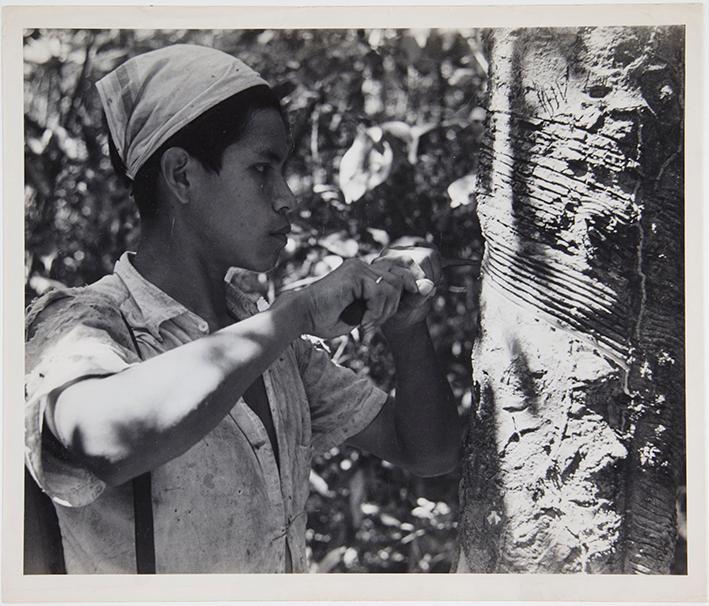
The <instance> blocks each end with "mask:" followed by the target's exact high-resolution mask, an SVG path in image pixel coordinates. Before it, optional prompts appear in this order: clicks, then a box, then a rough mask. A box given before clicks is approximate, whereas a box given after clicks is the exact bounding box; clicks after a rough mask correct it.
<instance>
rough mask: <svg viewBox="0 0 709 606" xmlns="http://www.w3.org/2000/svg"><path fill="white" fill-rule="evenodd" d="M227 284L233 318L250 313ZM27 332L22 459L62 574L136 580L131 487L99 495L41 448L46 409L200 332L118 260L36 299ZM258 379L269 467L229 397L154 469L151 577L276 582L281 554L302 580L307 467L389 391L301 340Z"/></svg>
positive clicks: (363, 421)
mask: <svg viewBox="0 0 709 606" xmlns="http://www.w3.org/2000/svg"><path fill="white" fill-rule="evenodd" d="M229 278H230V276H229V275H228V276H227V280H228V281H227V285H226V292H227V304H228V307H229V309H230V311H231V313H232V314H233V315H234V317H236V318H237V319H244V318H246V317H248V316H250V315H252V314H253V313H256V312H257V309H256V305H255V303H254V302H253V300H252V299H251V298H249V297H247V296H246V295H245V294H244V293H243V292H241V291H240V290H239V289H238V288H237V287H236V286H235V284H234V283H233V281H229ZM126 323H127V324H129V325H130V328H131V330H132V332H133V334H134V336H135V339H136V340H137V344H138V347H139V350H140V357H139V356H138V355H137V354H136V352H135V346H134V343H133V341H132V339H131V336H130V332H129V331H128V327H127V326H126ZM26 326H27V338H28V341H27V345H26V373H27V374H26V417H25V433H26V436H25V438H26V439H25V445H26V456H25V460H26V464H27V467H28V468H29V470H30V473H31V474H32V476H33V477H34V478H35V480H36V481H37V483H38V484H39V486H40V487H41V488H42V489H43V490H44V491H45V492H46V493H47V494H48V495H49V496H50V497H51V498H52V500H53V501H54V503H55V507H56V510H57V516H58V518H59V524H60V528H61V533H62V542H63V546H64V554H65V560H66V566H67V572H69V573H119V572H125V573H135V572H136V563H135V544H134V527H133V501H132V487H131V483H130V482H128V483H126V484H124V485H121V486H118V487H113V488H112V487H109V486H106V485H105V484H104V482H102V481H101V480H100V479H99V478H98V477H96V476H95V475H94V474H92V473H91V472H90V471H89V470H88V469H87V468H85V467H84V466H82V465H81V464H80V463H79V462H77V461H76V460H75V459H73V458H72V456H71V453H70V452H69V451H67V450H66V449H64V448H61V447H59V446H58V442H57V441H56V440H55V439H52V436H51V434H50V433H49V430H48V429H44V413H45V410H46V408H47V405H48V403H49V402H50V401H51V399H52V398H56V397H57V394H58V393H59V392H60V391H61V389H62V388H65V387H67V386H68V385H70V384H71V383H73V382H75V381H77V380H80V379H82V378H87V377H91V376H107V375H111V374H114V373H118V372H122V371H124V370H126V369H127V368H129V367H130V366H132V365H134V364H139V363H140V362H141V358H142V359H148V358H150V357H152V356H155V355H158V354H160V353H162V352H165V351H168V350H170V349H172V348H173V347H177V346H179V345H182V344H185V343H189V342H190V341H193V340H195V339H198V338H200V337H202V336H204V335H205V334H207V333H208V332H209V327H208V325H207V322H206V321H204V319H202V318H200V317H198V316H197V315H195V314H194V313H192V312H190V311H189V310H188V309H186V308H185V307H184V306H182V305H181V304H180V303H178V302H177V301H175V300H174V299H172V298H171V297H169V296H168V295H167V294H166V293H164V292H163V291H161V290H160V289H158V288H157V287H156V286H155V285H153V284H152V283H150V282H148V281H147V280H146V279H145V278H143V277H142V276H141V275H140V274H139V273H138V271H137V270H136V269H135V268H134V267H133V264H132V263H131V262H130V255H129V254H127V253H126V254H124V255H123V256H122V257H121V258H120V259H119V261H118V262H117V263H116V266H115V270H114V273H113V274H111V275H108V276H106V277H104V278H102V279H101V280H99V281H98V282H96V283H94V284H92V285H90V286H87V287H84V288H79V289H66V290H57V291H52V292H50V293H48V294H47V295H45V296H43V297H42V298H41V299H39V300H38V301H37V302H36V303H35V304H34V305H33V306H32V307H31V309H30V310H29V312H28V315H27V322H26ZM263 380H264V385H265V389H266V395H267V398H268V403H269V407H270V410H271V414H272V416H273V422H274V425H275V432H276V438H277V442H278V449H279V455H280V461H279V464H280V465H277V464H276V460H275V455H274V452H273V449H272V447H271V443H270V441H269V438H268V435H267V433H266V430H265V428H264V426H263V424H262V422H261V420H260V419H259V417H258V416H257V415H256V414H255V413H254V412H253V411H252V410H251V409H250V408H249V406H248V405H247V404H246V403H245V401H244V400H243V398H238V400H237V401H235V403H234V407H233V408H232V409H231V411H230V412H229V414H227V415H226V416H225V417H224V419H222V421H221V422H220V423H219V424H218V426H217V427H216V428H215V429H214V430H213V431H211V432H210V433H209V434H207V435H206V436H205V437H204V438H203V439H202V440H200V441H199V442H198V443H197V444H195V445H194V446H193V447H192V448H190V449H189V450H188V451H187V452H186V453H184V454H183V455H181V456H179V457H177V458H175V459H173V460H171V461H169V462H168V463H166V464H164V465H162V466H161V467H159V468H156V469H154V470H152V503H153V515H154V528H155V532H154V534H155V551H156V567H157V572H158V573H161V572H162V573H165V572H170V573H199V572H205V573H217V572H284V571H285V570H286V544H287V546H288V549H289V550H290V555H291V558H292V565H293V571H294V572H304V571H306V570H307V563H306V548H305V526H306V515H305V503H306V499H307V497H308V490H309V481H308V478H309V472H310V464H311V457H312V456H313V454H314V453H319V452H324V451H326V450H329V449H330V448H332V447H333V446H335V445H337V444H341V443H342V442H344V441H345V440H346V439H347V438H348V437H350V436H352V435H355V434H356V433H358V432H359V431H361V430H362V429H364V428H365V427H366V426H367V425H368V424H369V423H370V422H371V421H372V420H373V419H374V417H375V416H376V415H377V414H378V412H379V411H380V409H381V407H382V405H383V404H384V402H385V400H386V394H385V393H384V392H382V391H381V390H379V389H377V388H376V387H375V386H374V385H373V384H372V383H371V382H370V381H369V380H368V379H367V378H366V377H364V376H360V375H357V374H355V373H353V372H352V371H350V370H348V369H345V368H342V367H340V366H338V365H336V364H334V363H333V362H332V361H331V360H330V358H329V355H328V354H327V353H326V352H325V351H324V350H323V349H321V348H318V347H316V346H314V345H313V344H312V343H310V342H309V341H306V340H305V339H296V340H295V341H293V342H292V343H291V344H290V345H289V346H288V347H287V348H286V349H285V350H284V351H283V352H282V353H281V355H280V357H279V358H278V359H276V360H275V361H274V362H273V364H272V365H271V366H270V367H269V368H268V370H267V371H266V372H265V373H264V375H263ZM235 400H236V398H235ZM94 404H95V406H101V402H95V403H94ZM75 439H76V440H81V436H78V435H77V436H75Z"/></svg>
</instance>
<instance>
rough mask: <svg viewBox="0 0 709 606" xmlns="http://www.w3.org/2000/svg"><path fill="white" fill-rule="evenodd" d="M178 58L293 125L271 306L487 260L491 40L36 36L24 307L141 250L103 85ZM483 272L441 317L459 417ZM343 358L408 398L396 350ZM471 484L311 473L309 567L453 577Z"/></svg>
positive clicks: (30, 56)
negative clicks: (196, 58)
mask: <svg viewBox="0 0 709 606" xmlns="http://www.w3.org/2000/svg"><path fill="white" fill-rule="evenodd" d="M174 43H194V44H202V45H206V46H213V47H215V48H219V49H221V50H224V51H226V52H228V53H233V54H235V55H237V56H239V57H240V58H242V59H243V60H244V61H245V62H246V63H247V64H249V65H251V66H252V67H254V68H255V69H257V70H258V71H260V72H261V74H262V75H263V76H264V77H265V78H266V80H268V81H269V82H271V83H272V84H273V85H274V86H275V87H276V90H277V92H278V94H279V96H281V98H282V99H283V102H284V105H285V107H286V109H287V111H288V115H289V119H290V122H291V129H292V139H293V152H292V157H291V160H290V162H289V169H288V170H289V176H288V179H289V183H290V185H291V188H292V189H293V191H294V192H295V194H296V195H297V196H298V198H299V200H300V207H299V209H298V210H297V211H296V212H295V215H296V216H294V217H293V223H294V228H293V232H292V233H291V237H290V240H289V243H288V246H287V248H286V251H285V253H284V255H283V258H282V262H281V263H280V265H279V267H278V268H277V269H276V270H274V271H273V272H271V273H269V274H268V275H255V274H243V276H242V280H243V283H244V287H245V288H247V289H249V290H251V291H253V292H255V293H259V294H261V295H263V296H265V297H266V298H268V299H272V298H273V297H274V296H276V295H277V294H278V293H279V292H281V291H282V290H284V289H287V288H297V287H298V286H302V285H305V284H308V283H309V282H311V281H313V280H315V279H317V278H319V277H321V276H322V275H324V274H325V273H327V272H329V271H331V270H332V269H334V268H335V267H337V265H338V264H339V263H341V262H342V261H343V259H345V258H347V257H352V256H363V257H365V258H370V257H373V256H375V255H376V254H378V253H379V252H380V251H381V250H382V249H383V248H384V247H386V246H390V245H396V244H408V243H413V242H422V241H423V242H431V243H433V244H435V245H437V246H438V247H439V248H440V249H441V252H442V254H443V255H444V256H446V257H454V258H464V259H469V260H473V261H479V259H480V255H481V249H482V242H481V236H480V230H479V225H478V223H477V219H476V215H475V201H474V199H473V196H472V191H473V188H474V185H475V170H476V162H477V156H478V146H479V143H480V140H481V136H482V132H483V128H484V119H485V111H484V109H483V107H484V99H485V86H486V72H487V60H486V58H485V54H484V49H483V46H482V42H481V38H480V32H479V31H477V30H459V31H452V30H445V31H441V30H439V31H436V30H417V31H408V30H367V31H365V30H312V31H309V30H297V31H290V30H278V31H275V30H238V31H234V30H219V31H206V30H199V31H196V30H170V31H156V30H149V31H148V30H145V31H140V30H80V31H74V30H28V31H26V32H25V37H24V58H25V68H24V70H25V71H24V78H25V100H24V103H25V124H24V127H25V216H26V223H25V238H26V253H25V255H26V257H25V261H26V264H25V267H26V281H25V298H26V302H27V303H29V302H30V301H31V300H32V299H33V298H34V297H36V296H37V295H39V294H42V293H43V292H45V291H46V290H48V289H50V288H52V287H55V286H59V285H67V286H78V285H83V284H87V283H90V282H92V281H94V280H96V279H98V278H100V277H101V276H102V275H104V274H106V273H109V272H110V271H111V270H112V268H113V264H114V263H115V261H116V259H117V258H118V257H119V256H120V254H121V253H122V252H123V251H124V250H126V249H135V247H136V244H137V242H138V239H139V232H140V224H139V219H138V216H137V212H136V209H135V207H134V205H133V202H132V200H131V199H130V195H129V192H128V191H126V189H125V188H124V187H123V186H122V185H121V184H120V183H119V181H118V180H117V178H116V177H115V176H114V175H113V172H112V169H111V166H110V162H109V160H108V150H107V141H106V134H105V133H106V131H105V127H104V124H103V118H102V113H101V109H100V103H99V99H98V95H97V93H96V90H95V88H94V83H95V82H96V81H97V80H98V79H100V78H101V77H102V76H103V75H104V74H105V73H107V72H109V71H111V70H112V69H114V68H115V67H116V66H118V65H119V64H120V63H122V62H123V61H125V60H126V59H128V58H130V57H132V56H134V55H136V54H140V53H142V52H146V51H149V50H152V49H155V48H159V47H162V46H165V45H168V44H174ZM477 279H478V269H477V267H475V266H472V267H471V266H467V267H459V268H455V269H451V270H448V272H447V273H446V276H445V281H444V283H443V284H442V285H441V286H440V287H439V289H438V293H437V296H436V300H435V309H434V311H433V313H432V315H431V317H430V319H429V326H430V329H431V333H432V336H433V339H434V343H435V345H436V348H437V350H438V353H439V357H440V361H441V364H442V365H443V368H445V369H447V371H448V379H449V381H450V383H451V385H452V387H453V390H454V393H455V397H456V400H457V402H458V406H459V410H460V413H461V414H462V415H466V414H468V411H469V410H470V404H471V393H470V384H471V378H470V377H471V370H470V352H471V347H472V342H473V339H474V337H475V328H476V324H477V312H476V301H477V284H478V282H477ZM326 346H327V347H329V349H330V352H331V355H332V357H333V359H335V360H336V361H337V362H338V363H339V364H342V365H345V366H348V367H350V368H352V369H354V370H355V371H356V372H361V373H368V374H369V375H370V376H371V377H372V378H373V380H374V381H375V382H377V383H378V384H379V385H380V386H381V387H383V388H384V389H385V390H389V391H391V390H392V389H393V368H392V363H391V359H390V357H389V355H388V352H387V349H386V345H385V342H384V340H383V339H382V338H375V339H374V340H373V341H372V343H371V344H370V345H369V347H365V346H364V345H363V344H362V343H361V341H360V337H359V335H358V333H357V331H356V330H355V331H353V333H352V334H351V335H349V336H346V337H341V338H339V339H335V340H333V341H331V342H329V343H327V344H326ZM457 483H458V474H457V473H452V474H450V475H448V476H445V477H441V478H435V479H427V480H423V479H419V478H415V477H413V476H411V475H410V474H408V473H406V472H404V471H402V470H400V469H397V468H394V467H392V466H391V465H389V464H387V463H386V462H382V461H379V460H378V459H376V458H374V457H371V456H368V455H366V454H362V453H359V452H357V451H355V450H354V449H350V448H347V447H343V448H336V449H333V450H331V451H330V452H329V453H327V454H326V455H325V456H322V457H319V458H318V459H316V460H315V462H314V468H313V472H312V474H311V496H310V499H309V501H308V515H309V523H308V534H307V540H308V545H309V550H310V556H311V557H310V561H311V569H312V570H313V571H318V572H348V571H351V572H447V571H448V570H449V568H450V565H451V561H452V558H453V557H454V554H455V536H456V519H457V515H458V494H457V493H458V486H457Z"/></svg>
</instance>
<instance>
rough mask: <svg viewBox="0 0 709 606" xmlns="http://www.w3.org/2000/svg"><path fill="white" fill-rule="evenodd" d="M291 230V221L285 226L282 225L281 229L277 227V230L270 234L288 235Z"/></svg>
mask: <svg viewBox="0 0 709 606" xmlns="http://www.w3.org/2000/svg"><path fill="white" fill-rule="evenodd" d="M290 230H291V226H290V223H289V224H288V225H285V226H283V227H281V228H280V229H276V230H275V231H272V232H271V234H270V235H272V236H284V237H287V236H288V234H289V233H290Z"/></svg>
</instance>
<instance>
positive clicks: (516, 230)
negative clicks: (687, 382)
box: [457, 27, 685, 573]
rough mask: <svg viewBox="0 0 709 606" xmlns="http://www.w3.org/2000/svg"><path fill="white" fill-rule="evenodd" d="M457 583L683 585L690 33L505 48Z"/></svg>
mask: <svg viewBox="0 0 709 606" xmlns="http://www.w3.org/2000/svg"><path fill="white" fill-rule="evenodd" d="M487 45H488V51H489V55H488V56H489V57H490V81H489V112H488V133H487V138H486V140H485V143H484V149H483V153H482V158H481V165H480V172H479V174H478V190H477V203H478V215H479V219H480V223H481V227H482V231H483V235H484V238H485V253H484V257H483V267H482V272H481V275H482V278H481V279H482V285H481V294H480V308H481V314H480V331H479V338H478V339H477V341H476V344H475V346H474V351H473V390H474V394H473V395H474V404H473V411H472V415H471V423H470V427H469V432H468V437H467V439H466V445H465V455H464V461H463V471H462V479H461V491H460V492H461V504H462V514H461V520H460V537H459V538H460V545H461V553H460V557H459V561H458V564H457V570H458V571H461V572H599V573H600V572H615V573H668V572H670V571H671V569H672V563H673V560H674V552H675V546H676V540H677V538H676V535H677V532H676V520H675V518H676V513H675V509H676V499H677V494H678V491H679V490H680V489H681V487H682V485H683V484H684V456H685V455H684V344H683V334H684V316H683V310H684V303H683V289H684V277H683V216H684V204H683V150H682V141H683V111H684V110H683V90H684V89H683V75H684V74H683V65H684V57H683V52H684V31H683V28H679V27H656V28H650V27H632V28H631V27H613V28H573V29H541V28H540V29H518V30H510V29H497V30H492V31H491V32H489V35H488V39H487Z"/></svg>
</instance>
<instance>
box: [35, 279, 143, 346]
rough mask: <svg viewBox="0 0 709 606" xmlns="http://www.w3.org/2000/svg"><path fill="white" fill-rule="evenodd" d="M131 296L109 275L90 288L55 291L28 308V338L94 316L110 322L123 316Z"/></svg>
mask: <svg viewBox="0 0 709 606" xmlns="http://www.w3.org/2000/svg"><path fill="white" fill-rule="evenodd" d="M129 296H130V295H129V292H128V290H127V288H126V286H125V284H124V283H123V281H122V280H121V279H120V278H119V277H118V276H117V275H116V274H109V275H106V276H104V277H102V278H101V279H99V280H97V281H96V282H93V283H92V284H89V285H87V286H79V287H66V288H53V289H52V290H50V291H48V292H46V293H44V294H43V295H41V296H40V297H38V298H37V299H35V300H34V301H33V302H32V303H31V304H30V305H29V307H28V308H27V311H26V314H25V328H26V332H27V337H28V338H30V337H32V336H33V333H34V332H35V331H36V329H37V328H38V327H39V325H41V324H44V323H46V322H48V321H50V320H51V321H52V322H51V323H52V324H55V323H64V322H69V323H76V322H79V321H82V320H84V319H87V318H90V317H92V316H97V315H98V316H102V317H104V318H106V319H109V318H110V317H112V316H120V314H121V308H122V307H123V305H124V303H125V302H126V300H127V299H128V298H129Z"/></svg>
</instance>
